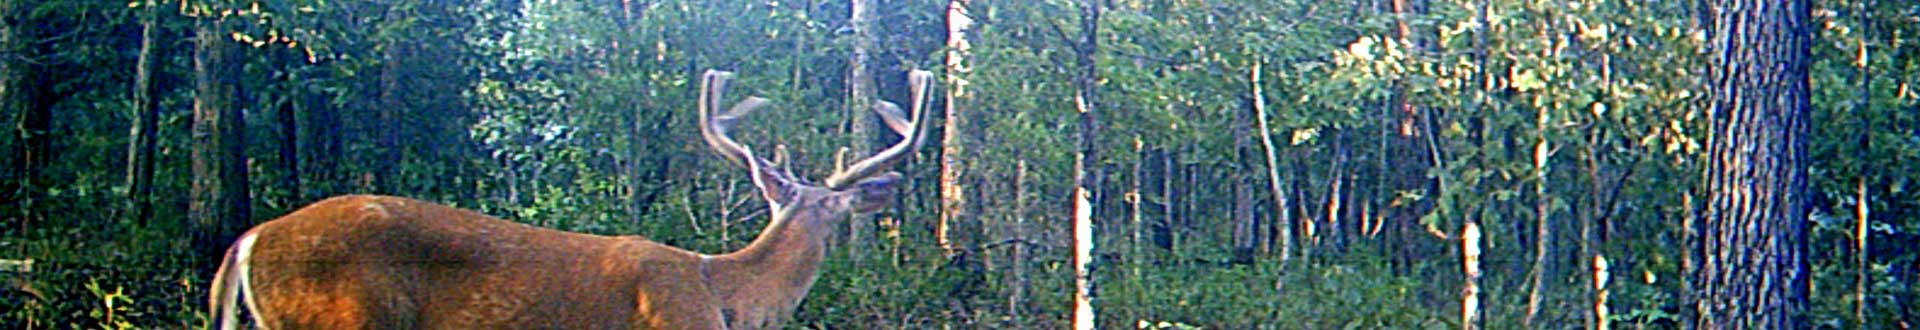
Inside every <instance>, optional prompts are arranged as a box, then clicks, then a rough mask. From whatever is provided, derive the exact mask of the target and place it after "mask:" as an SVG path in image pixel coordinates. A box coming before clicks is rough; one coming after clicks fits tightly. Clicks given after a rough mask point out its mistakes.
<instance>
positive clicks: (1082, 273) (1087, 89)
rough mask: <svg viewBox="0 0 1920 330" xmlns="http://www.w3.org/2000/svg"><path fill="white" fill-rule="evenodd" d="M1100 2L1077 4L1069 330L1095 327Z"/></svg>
mask: <svg viewBox="0 0 1920 330" xmlns="http://www.w3.org/2000/svg"><path fill="white" fill-rule="evenodd" d="M1102 5H1103V3H1102V1H1101V0H1087V1H1085V2H1083V3H1081V4H1080V6H1081V12H1080V42H1079V45H1078V49H1075V51H1076V52H1077V53H1078V54H1076V55H1077V57H1078V60H1079V61H1078V63H1077V64H1078V66H1079V67H1078V68H1076V70H1077V71H1078V72H1077V75H1076V77H1075V78H1076V79H1075V80H1074V85H1075V86H1076V87H1078V90H1079V92H1078V95H1076V96H1075V97H1074V101H1076V102H1074V104H1075V106H1076V108H1077V109H1078V110H1079V112H1080V130H1079V135H1080V136H1079V143H1078V145H1079V147H1078V151H1076V152H1075V157H1074V161H1073V181H1074V196H1073V215H1074V216H1073V278H1074V295H1073V300H1074V309H1073V328H1074V329H1079V330H1088V329H1094V328H1096V327H1097V326H1096V323H1095V321H1094V299H1095V297H1097V296H1096V291H1095V286H1094V285H1095V283H1094V278H1093V266H1092V265H1093V249H1094V246H1093V243H1094V231H1093V214H1094V209H1093V207H1094V205H1098V204H1096V202H1095V201H1094V200H1093V198H1094V196H1093V192H1094V191H1095V190H1096V189H1099V185H1098V183H1097V182H1096V180H1097V178H1096V176H1095V175H1094V174H1093V173H1092V172H1091V171H1093V170H1094V169H1093V167H1094V166H1098V164H1099V159H1100V157H1099V155H1098V154H1096V153H1095V151H1096V149H1094V145H1095V143H1094V139H1095V137H1097V136H1099V134H1100V132H1099V123H1098V122H1097V121H1096V120H1095V119H1096V118H1097V117H1096V116H1095V112H1094V111H1097V109H1096V107H1097V106H1098V105H1099V104H1100V93H1099V78H1100V77H1099V71H1098V68H1096V67H1095V66H1094V65H1095V61H1094V59H1095V58H1094V56H1096V55H1098V52H1097V50H1098V49H1099V39H1098V35H1099V34H1098V33H1097V31H1098V30H1097V29H1098V28H1099V27H1100V23H1099V22H1100V10H1101V9H1102V8H1101V6H1102Z"/></svg>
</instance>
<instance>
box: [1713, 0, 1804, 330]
mask: <svg viewBox="0 0 1920 330" xmlns="http://www.w3.org/2000/svg"><path fill="white" fill-rule="evenodd" d="M1715 6H1717V8H1718V10H1716V11H1715V12H1716V14H1717V16H1716V17H1715V18H1714V21H1713V32H1712V35H1711V36H1710V37H1709V42H1708V45H1707V46H1708V47H1709V49H1712V51H1710V52H1709V54H1715V55H1714V56H1713V57H1712V58H1711V64H1710V66H1709V72H1710V74H1709V78H1710V79H1709V80H1708V81H1709V82H1710V83H1711V84H1712V85H1711V87H1710V88H1711V90H1712V91H1713V93H1712V96H1711V100H1712V106H1713V107H1712V110H1711V112H1710V118H1712V129H1711V130H1710V133H1709V137H1708V141H1707V161H1706V168H1705V171H1704V173H1703V174H1704V175H1703V177H1704V180H1705V183H1704V186H1703V187H1702V188H1703V191H1705V192H1706V193H1707V205H1706V213H1705V214H1704V215H1703V217H1702V219H1701V223H1700V225H1701V232H1700V237H1701V239H1703V240H1705V241H1704V242H1702V249H1703V251H1702V254H1703V255H1704V256H1705V260H1704V261H1703V263H1702V265H1701V267H1702V268H1701V269H1699V270H1698V271H1699V273H1698V274H1696V275H1697V276H1699V277H1700V278H1699V279H1698V280H1696V281H1694V282H1693V284H1694V285H1695V286H1696V287H1695V288H1692V289H1693V290H1697V291H1699V292H1698V294H1699V296H1698V298H1699V299H1700V301H1699V305H1698V308H1700V309H1701V311H1700V318H1699V320H1698V321H1697V322H1698V323H1697V324H1696V326H1698V327H1700V328H1724V327H1731V328H1768V329H1794V328H1801V327H1803V326H1805V325H1804V324H1803V323H1802V322H1801V319H1800V316H1799V315H1800V314H1801V313H1802V312H1804V311H1805V310H1806V305H1807V289H1808V281H1809V279H1810V275H1809V274H1808V267H1807V257H1806V251H1807V245H1806V244H1807V240H1806V234H1807V200H1808V198H1809V195H1808V191H1807V177H1806V174H1807V172H1806V169H1807V158H1806V155H1807V148H1806V145H1807V144H1806V140H1805V139H1806V138H1807V134H1806V132H1807V125H1808V124H1807V122H1808V120H1809V117H1810V116H1809V113H1810V110H1809V108H1810V106H1809V102H1810V97H1809V93H1808V81H1807V67H1808V63H1807V61H1808V57H1809V53H1810V44H1809V39H1810V38H1811V37H1812V36H1811V35H1810V33H1811V32H1812V31H1813V30H1812V25H1811V23H1810V22H1811V19H1812V16H1811V14H1810V11H1809V6H1808V3H1807V1H1804V0H1789V1H1769V0H1720V1H1716V3H1715Z"/></svg>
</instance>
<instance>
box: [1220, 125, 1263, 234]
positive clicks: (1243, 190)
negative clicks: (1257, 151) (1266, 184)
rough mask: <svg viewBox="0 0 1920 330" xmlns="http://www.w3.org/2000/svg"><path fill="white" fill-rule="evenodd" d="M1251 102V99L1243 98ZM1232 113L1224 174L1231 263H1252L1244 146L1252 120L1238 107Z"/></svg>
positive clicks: (1248, 151) (1250, 203) (1249, 194)
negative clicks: (1228, 162)
mask: <svg viewBox="0 0 1920 330" xmlns="http://www.w3.org/2000/svg"><path fill="white" fill-rule="evenodd" d="M1243 100H1245V101H1247V102H1248V103H1251V102H1252V100H1251V98H1248V99H1243ZM1228 109H1229V110H1227V111H1232V112H1233V123H1232V125H1233V160H1232V161H1233V166H1232V167H1230V170H1228V172H1227V180H1229V181H1232V183H1231V187H1232V189H1233V214H1232V217H1233V233H1232V235H1231V237H1232V239H1233V250H1232V252H1233V263H1235V264H1242V265H1246V264H1252V263H1253V252H1254V250H1253V248H1254V243H1255V241H1256V240H1257V239H1256V238H1255V237H1254V231H1253V229H1254V227H1255V224H1254V222H1253V185H1252V184H1250V183H1249V182H1248V181H1250V179H1249V177H1251V175H1248V173H1247V171H1246V168H1247V163H1248V162H1249V161H1250V160H1251V159H1250V158H1253V155H1252V154H1253V152H1252V148H1249V147H1248V146H1247V136H1248V134H1247V133H1249V132H1248V131H1251V130H1252V128H1251V127H1250V126H1252V124H1253V123H1251V122H1252V121H1253V119H1251V118H1248V117H1251V114H1249V112H1251V111H1248V110H1251V109H1242V108H1238V107H1233V108H1228Z"/></svg>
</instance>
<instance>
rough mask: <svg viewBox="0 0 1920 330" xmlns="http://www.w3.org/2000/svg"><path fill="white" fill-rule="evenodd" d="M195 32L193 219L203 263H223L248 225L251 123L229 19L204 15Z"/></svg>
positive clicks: (250, 203) (190, 216) (190, 206)
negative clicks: (222, 258) (248, 123)
mask: <svg viewBox="0 0 1920 330" xmlns="http://www.w3.org/2000/svg"><path fill="white" fill-rule="evenodd" d="M195 23H196V26H195V33H194V59H193V60H194V61H193V64H194V75H193V81H194V98H193V150H192V158H193V187H192V195H191V196H192V199H191V200H192V202H191V203H190V204H188V208H187V217H188V218H189V219H192V224H193V228H194V231H193V232H194V233H195V235H196V236H197V238H198V239H197V240H196V242H197V244H195V245H196V246H197V248H196V250H198V251H199V252H200V254H201V256H203V257H204V259H202V260H218V259H219V257H220V256H221V255H222V254H223V252H224V251H225V248H226V245H227V243H229V242H232V240H233V238H234V236H235V235H236V234H237V233H238V230H239V229H240V228H241V227H244V226H245V225H247V223H248V221H249V219H250V218H251V215H250V214H249V212H250V211H251V205H252V200H251V198H250V197H249V196H248V194H247V164H246V154H245V151H246V141H247V140H246V135H245V134H246V131H245V130H244V128H245V126H246V125H245V123H246V121H245V120H246V119H245V118H244V117H242V116H244V114H243V112H242V111H241V108H240V104H239V102H237V101H236V100H237V99H238V98H239V93H240V89H239V85H238V84H237V83H236V82H235V80H236V79H235V78H236V77H238V76H239V75H240V74H241V72H240V60H241V58H239V57H238V56H237V55H238V54H236V52H237V51H238V50H237V48H238V47H236V45H235V44H234V43H233V42H231V41H228V40H227V38H226V31H227V25H226V22H225V21H224V20H221V19H214V18H206V17H201V18H199V19H197V21H196V22H195Z"/></svg>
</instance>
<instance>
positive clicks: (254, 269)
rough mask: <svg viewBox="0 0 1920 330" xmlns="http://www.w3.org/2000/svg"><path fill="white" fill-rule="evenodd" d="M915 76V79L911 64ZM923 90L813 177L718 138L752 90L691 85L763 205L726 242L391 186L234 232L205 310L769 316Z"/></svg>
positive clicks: (874, 204)
mask: <svg viewBox="0 0 1920 330" xmlns="http://www.w3.org/2000/svg"><path fill="white" fill-rule="evenodd" d="M923 76H924V77H923ZM727 77H728V74H726V73H712V72H710V73H709V74H708V75H707V82H706V84H707V85H717V86H716V87H718V88H716V89H717V90H724V86H725V81H726V78H727ZM915 79H916V81H922V80H925V81H930V80H931V78H930V74H924V72H916V73H915ZM925 88H926V87H925V85H924V84H919V85H916V94H915V96H916V97H915V100H916V105H915V116H914V119H915V120H914V121H912V122H907V121H905V120H904V119H903V118H899V115H898V114H897V112H898V110H894V111H893V112H894V113H887V112H885V111H882V114H881V115H882V116H883V117H887V118H885V119H888V120H890V121H893V122H898V123H904V125H901V126H896V128H906V129H905V130H900V131H899V132H900V133H901V134H902V135H903V136H904V137H905V138H903V139H902V142H901V145H900V146H896V147H895V148H892V149H889V150H888V151H883V152H882V153H881V154H878V155H875V156H874V157H873V158H870V159H868V160H866V161H862V162H860V163H859V164H856V165H854V166H853V167H852V168H850V169H849V170H845V171H842V172H839V173H836V174H835V175H834V176H833V177H832V178H829V179H828V181H829V182H828V183H827V184H826V185H824V186H814V185H809V184H806V183H803V182H800V181H798V180H796V179H793V178H792V177H791V175H790V174H788V173H787V172H786V171H785V170H784V169H781V168H779V167H778V166H777V165H775V164H772V163H771V162H768V161H766V160H764V159H760V158H758V157H754V156H753V155H752V153H751V152H750V151H747V150H746V149H745V147H742V146H740V145H738V144H736V143H734V142H733V141H732V140H731V139H730V138H727V137H726V136H725V129H726V128H727V127H728V125H729V124H731V121H732V120H734V119H737V118H738V116H739V115H742V114H745V113H746V112H747V111H748V110H751V108H752V107H755V106H758V105H759V104H760V103H761V102H762V101H760V100H758V99H749V100H748V101H747V102H742V104H741V105H740V106H736V107H735V109H734V110H733V111H730V112H728V113H727V114H726V115H725V116H718V117H714V118H711V119H709V118H708V117H709V116H708V115H707V112H708V109H707V108H709V105H710V104H712V103H717V101H718V100H719V98H720V93H719V92H718V91H709V92H708V93H705V94H706V95H704V96H703V97H704V99H703V100H702V102H701V103H702V107H701V110H702V111H701V114H702V116H701V117H702V121H703V123H702V125H701V126H702V133H703V135H705V136H706V137H707V140H708V142H709V143H710V144H712V145H713V147H714V148H715V149H716V150H718V151H719V152H720V153H721V154H722V155H724V156H727V157H728V158H729V159H732V160H735V161H738V162H741V163H743V164H745V165H747V167H748V169H749V171H750V172H751V173H752V174H753V175H752V177H753V179H754V183H755V185H756V186H758V187H759V188H760V190H761V193H762V195H763V197H765V198H766V199H767V201H768V203H769V204H770V205H771V212H769V213H770V214H772V220H770V221H769V222H768V225H767V227H766V228H765V229H763V230H762V232H761V233H760V235H759V236H758V237H757V238H755V239H754V241H753V242H752V243H749V244H748V245H747V246H746V247H745V248H742V249H740V250H738V251H734V252H732V253H727V254H720V255H705V254H699V253H695V252H691V251H687V250H683V249H679V248H675V247H672V246H667V245H664V244H660V243H656V242H653V241H650V240H647V239H645V238H642V237H638V236H599V235H589V234H580V233H572V232H565V231H559V230H552V229H546V228H539V227H533V226H529V225H525V224H520V223H516V222H512V221H506V220H501V219H498V218H494V217H491V216H487V215H484V214H480V213H478V212H473V211H468V210H463V209H458V208H453V207H448V206H443V205H439V204H434V203H429V202H424V201H419V200H413V199H407V198H402V197H391V196H370V195H349V196H341V197H334V198H330V199H327V200H323V201H320V202H316V203H314V204H312V205H309V206H307V207H305V208H302V209H300V210H297V211H294V212H293V213H290V214H287V215H286V216H282V217H280V218H278V219H274V220H272V221H268V222H266V223H263V224H260V225H259V226H256V227H254V228H253V229H251V230H249V231H247V232H246V233H245V234H242V235H241V237H240V239H239V240H238V242H237V243H236V244H235V245H234V246H233V247H231V248H229V249H228V251H227V256H226V257H225V258H224V260H223V261H222V263H221V267H220V271H219V273H217V274H216V275H215V279H214V287H213V289H212V290H211V297H210V303H211V305H212V308H213V309H214V313H213V314H212V315H213V316H214V319H215V320H214V322H215V325H218V326H220V327H221V328H226V329H230V328H233V327H235V326H236V325H237V323H238V322H237V321H238V320H237V317H236V316H237V315H236V313H237V307H236V305H239V304H241V303H244V305H245V306H246V307H247V309H248V310H250V311H251V312H252V314H253V316H254V319H255V321H256V322H255V323H256V324H258V325H259V326H260V327H261V328H264V329H765V328H778V327H780V326H781V325H782V324H783V323H784V322H786V321H787V319H788V318H789V317H790V316H791V315H792V313H793V310H794V308H795V307H797V306H798V305H799V303H800V301H801V300H802V299H803V298H805V297H806V294H807V291H808V290H809V289H810V288H811V287H812V285H813V282H814V280H815V279H816V278H817V277H818V275H819V265H820V262H821V261H822V260H824V259H825V256H826V240H827V237H828V236H829V235H828V234H830V233H831V229H832V228H835V227H836V226H834V224H836V223H838V222H839V221H840V219H842V218H844V216H845V215H846V214H847V213H850V212H865V211H872V210H876V209H880V208H883V207H885V206H886V205H887V203H888V202H889V201H890V200H891V199H892V188H893V187H892V183H893V182H895V181H897V180H898V179H899V178H900V175H899V174H898V173H891V172H889V173H885V174H877V175H876V174H875V173H877V172H880V171H881V170H883V169H884V167H885V166H890V165H891V164H893V163H894V162H897V161H898V160H899V158H900V157H901V156H902V155H904V154H905V153H906V152H896V150H895V149H899V150H910V149H911V148H912V144H914V143H915V141H917V140H918V137H919V136H920V134H918V133H916V131H918V130H919V129H922V128H920V127H919V125H918V124H919V121H918V120H917V119H919V118H922V116H921V115H922V112H923V110H922V104H923V103H924V101H923V100H922V98H921V96H922V95H924V94H925V91H924V89H925ZM703 90H706V88H703ZM242 299H243V301H242Z"/></svg>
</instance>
